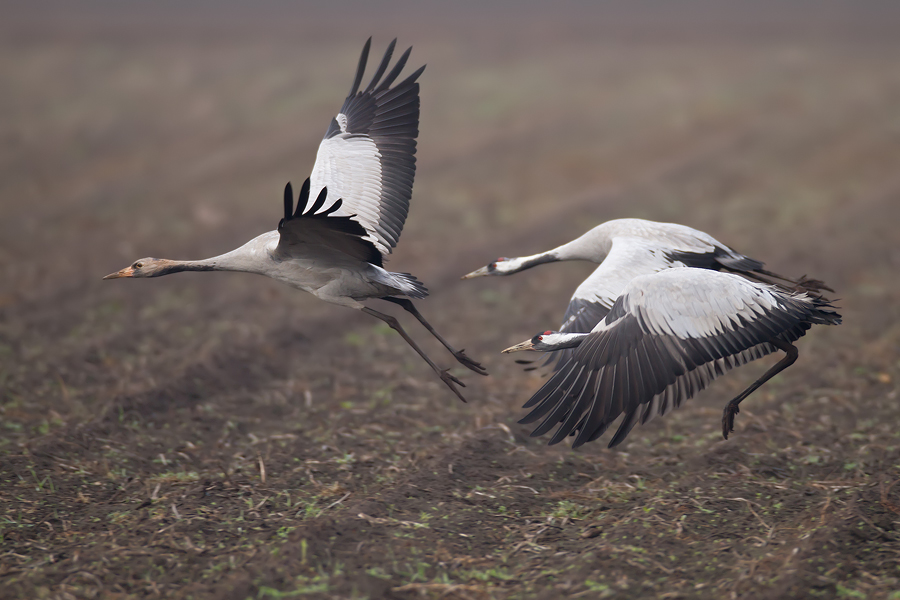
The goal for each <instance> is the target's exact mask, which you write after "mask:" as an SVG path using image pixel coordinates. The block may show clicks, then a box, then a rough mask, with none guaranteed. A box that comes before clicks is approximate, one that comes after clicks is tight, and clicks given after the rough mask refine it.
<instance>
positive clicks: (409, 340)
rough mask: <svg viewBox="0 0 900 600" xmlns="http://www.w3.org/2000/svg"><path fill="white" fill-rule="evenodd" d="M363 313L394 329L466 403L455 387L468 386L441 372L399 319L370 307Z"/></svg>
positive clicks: (364, 309) (445, 372) (446, 372)
mask: <svg viewBox="0 0 900 600" xmlns="http://www.w3.org/2000/svg"><path fill="white" fill-rule="evenodd" d="M362 311H363V312H364V313H366V314H367V315H372V316H373V317H376V318H378V319H381V320H382V321H384V322H385V323H387V324H388V326H389V327H390V328H391V329H393V330H394V331H396V332H397V333H399V334H400V337H402V338H403V339H404V340H406V343H407V344H409V345H410V346H412V349H413V350H415V351H416V352H418V353H419V356H421V357H422V358H423V359H425V362H427V363H428V366H430V367H431V368H432V369H434V372H435V373H437V374H438V376H439V377H440V378H441V381H443V382H444V383H446V384H447V387H449V388H450V389H451V390H453V393H454V394H456V395H457V397H459V399H460V400H462V401H463V402H465V401H466V399H465V398H463V395H462V394H461V393H460V392H459V390H458V389H456V386H454V385H453V384H454V383H458V384H459V385H461V386H462V387H466V384H464V383H463V382H462V381H460V380H459V379H457V378H456V377H454V376H453V375H451V374H450V372H449V371H448V370H447V369H443V370H441V369H440V368H439V367H438V366H437V365H436V364H434V363H433V362H431V359H430V358H428V355H427V354H425V353H424V352H422V349H421V348H419V347H418V346H417V345H416V343H415V342H414V341H412V338H411V337H409V336H408V335H407V334H406V331H404V330H403V328H402V327H401V326H400V322H399V321H398V320H397V319H395V318H394V317H392V316H391V315H386V314H384V313H380V312H378V311H377V310H372V309H371V308H369V307H364V308H363V309H362Z"/></svg>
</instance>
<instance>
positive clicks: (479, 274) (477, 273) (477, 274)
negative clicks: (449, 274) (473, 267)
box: [460, 267, 490, 279]
mask: <svg viewBox="0 0 900 600" xmlns="http://www.w3.org/2000/svg"><path fill="white" fill-rule="evenodd" d="M489 274H490V272H489V271H488V268H487V267H481V268H480V269H478V270H477V271H472V272H471V273H469V274H468V275H463V276H462V277H460V279H474V278H475V277H483V276H485V275H489Z"/></svg>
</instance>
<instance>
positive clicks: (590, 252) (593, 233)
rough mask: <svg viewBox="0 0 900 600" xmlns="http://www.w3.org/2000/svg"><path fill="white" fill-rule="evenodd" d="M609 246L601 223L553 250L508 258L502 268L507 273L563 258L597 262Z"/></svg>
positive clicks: (608, 240)
mask: <svg viewBox="0 0 900 600" xmlns="http://www.w3.org/2000/svg"><path fill="white" fill-rule="evenodd" d="M610 246H611V241H610V237H609V235H608V233H607V231H606V228H604V227H603V225H599V226H597V227H595V228H593V229H591V230H590V231H588V232H587V233H585V234H584V235H582V236H580V237H578V238H576V239H574V240H572V241H571V242H569V243H567V244H563V245H562V246H558V247H556V248H554V249H553V250H548V251H546V252H541V253H540V254H532V255H531V256H520V257H519V258H511V259H508V261H506V262H507V263H508V264H507V265H505V268H504V269H503V270H504V271H506V273H507V274H511V273H518V272H519V271H524V270H525V269H530V268H531V267H536V266H538V265H542V264H544V263H549V262H559V261H563V260H587V261H591V262H594V263H598V264H599V263H601V262H603V259H605V258H606V255H607V254H609V249H610Z"/></svg>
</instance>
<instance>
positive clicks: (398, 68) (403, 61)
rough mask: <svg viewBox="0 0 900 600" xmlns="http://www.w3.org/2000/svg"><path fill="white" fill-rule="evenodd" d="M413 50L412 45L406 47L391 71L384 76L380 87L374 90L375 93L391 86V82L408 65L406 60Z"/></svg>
mask: <svg viewBox="0 0 900 600" xmlns="http://www.w3.org/2000/svg"><path fill="white" fill-rule="evenodd" d="M410 52H412V46H410V47H409V48H407V49H406V52H404V53H403V54H402V55H401V56H400V58H399V59H398V60H397V63H396V64H395V65H394V68H393V69H391V72H390V73H388V75H387V77H385V78H384V81H382V82H381V83H380V84H379V85H378V87H377V88H376V89H375V90H374V92H373V93H375V94H378V93H380V92H383V91H384V90H386V89H388V88H389V87H391V84H392V83H394V80H395V79H397V76H398V75H400V72H401V71H402V70H403V67H405V66H406V61H408V60H409V53H410Z"/></svg>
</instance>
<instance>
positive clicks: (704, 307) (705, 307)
mask: <svg viewBox="0 0 900 600" xmlns="http://www.w3.org/2000/svg"><path fill="white" fill-rule="evenodd" d="M623 295H624V296H625V297H624V299H623V300H624V308H625V310H626V312H628V313H630V314H633V315H636V316H637V315H640V316H641V317H643V323H644V324H645V325H646V327H647V328H649V331H648V332H647V333H652V334H655V335H674V336H676V337H679V338H682V339H687V338H704V337H710V336H714V335H718V334H721V333H724V332H725V331H726V330H728V331H735V330H736V329H738V328H739V327H740V325H739V323H740V321H739V318H743V319H744V320H745V321H747V322H752V321H756V320H758V318H759V316H761V315H763V314H764V313H765V311H766V310H769V309H771V308H773V307H775V306H777V305H778V298H777V297H776V295H775V294H774V293H773V292H772V290H771V289H770V288H769V286H767V285H763V284H758V283H753V282H750V281H747V280H746V279H744V278H743V277H740V276H738V275H732V274H730V273H720V272H717V271H709V270H706V269H691V268H687V267H683V268H674V269H668V270H665V271H661V272H659V273H656V274H654V275H650V276H641V277H637V278H635V279H634V280H632V281H631V283H629V284H628V286H627V287H626V289H625V292H624V294H623ZM604 325H605V323H601V325H600V326H598V327H597V328H596V329H601V328H604V329H605V328H606V327H604ZM610 326H613V325H612V324H611V325H610Z"/></svg>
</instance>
